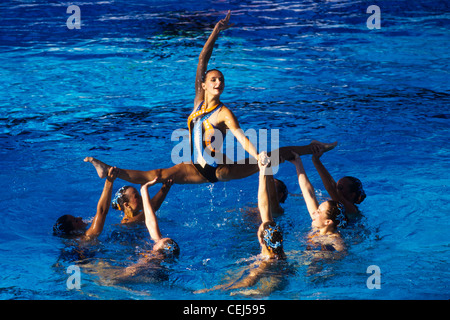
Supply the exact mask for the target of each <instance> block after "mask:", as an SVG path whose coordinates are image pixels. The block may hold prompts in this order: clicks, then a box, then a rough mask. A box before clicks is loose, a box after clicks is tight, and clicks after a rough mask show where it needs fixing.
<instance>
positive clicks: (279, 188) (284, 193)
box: [273, 178, 289, 203]
mask: <svg viewBox="0 0 450 320" xmlns="http://www.w3.org/2000/svg"><path fill="white" fill-rule="evenodd" d="M273 181H274V182H275V190H276V192H277V195H278V201H279V202H280V203H284V202H285V201H286V199H287V197H288V194H289V192H288V189H287V187H286V185H285V184H284V182H283V181H281V180H278V179H275V178H274V179H273Z"/></svg>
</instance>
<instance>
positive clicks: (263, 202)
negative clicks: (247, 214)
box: [258, 161, 273, 223]
mask: <svg viewBox="0 0 450 320" xmlns="http://www.w3.org/2000/svg"><path fill="white" fill-rule="evenodd" d="M258 166H259V186H258V209H259V214H260V215H261V221H262V223H264V222H267V221H272V220H273V219H272V212H271V207H270V199H269V190H268V184H269V183H272V184H273V176H272V169H271V168H268V167H267V166H268V164H267V163H264V164H263V163H262V161H258Z"/></svg>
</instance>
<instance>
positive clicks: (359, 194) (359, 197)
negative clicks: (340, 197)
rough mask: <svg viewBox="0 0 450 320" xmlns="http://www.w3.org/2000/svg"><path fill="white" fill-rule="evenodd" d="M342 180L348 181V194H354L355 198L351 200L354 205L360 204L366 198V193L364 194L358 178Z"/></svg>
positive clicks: (347, 177) (350, 177) (349, 177)
mask: <svg viewBox="0 0 450 320" xmlns="http://www.w3.org/2000/svg"><path fill="white" fill-rule="evenodd" d="M344 178H346V179H348V180H350V182H351V185H350V192H355V193H356V196H355V199H354V200H353V202H354V203H356V204H360V203H361V202H363V201H364V199H365V198H366V193H365V192H364V189H363V185H362V183H361V181H360V180H359V179H358V178H355V177H352V176H345V177H344Z"/></svg>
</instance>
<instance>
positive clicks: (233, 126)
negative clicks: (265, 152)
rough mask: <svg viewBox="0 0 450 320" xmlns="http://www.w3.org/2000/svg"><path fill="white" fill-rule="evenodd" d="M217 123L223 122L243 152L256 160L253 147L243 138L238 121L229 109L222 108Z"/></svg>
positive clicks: (257, 156) (256, 153)
mask: <svg viewBox="0 0 450 320" xmlns="http://www.w3.org/2000/svg"><path fill="white" fill-rule="evenodd" d="M218 117H219V119H218V121H219V122H224V123H225V126H226V127H227V128H228V129H230V131H231V133H232V134H233V135H234V136H235V137H236V140H237V141H239V143H240V144H241V145H242V147H243V148H244V150H245V151H247V152H248V153H249V154H250V155H251V156H252V157H253V158H255V159H256V160H258V158H259V155H258V151H257V150H256V148H255V146H254V145H253V144H252V143H251V142H250V140H248V138H247V137H246V136H245V134H244V131H243V130H242V129H241V127H240V125H239V121H238V120H237V118H236V116H235V115H234V114H233V112H231V110H230V109H228V108H227V107H225V106H223V107H222V109H221V110H220V113H219V116H218Z"/></svg>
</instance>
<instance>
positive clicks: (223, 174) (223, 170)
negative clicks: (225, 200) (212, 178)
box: [216, 165, 230, 181]
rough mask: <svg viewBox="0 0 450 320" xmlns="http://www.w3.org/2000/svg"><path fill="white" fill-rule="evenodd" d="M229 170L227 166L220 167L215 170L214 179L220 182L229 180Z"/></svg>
mask: <svg viewBox="0 0 450 320" xmlns="http://www.w3.org/2000/svg"><path fill="white" fill-rule="evenodd" d="M229 177H230V168H229V167H228V166H227V165H221V166H219V167H218V168H217V169H216V178H217V179H219V180H220V181H228V180H230V178H229Z"/></svg>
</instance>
